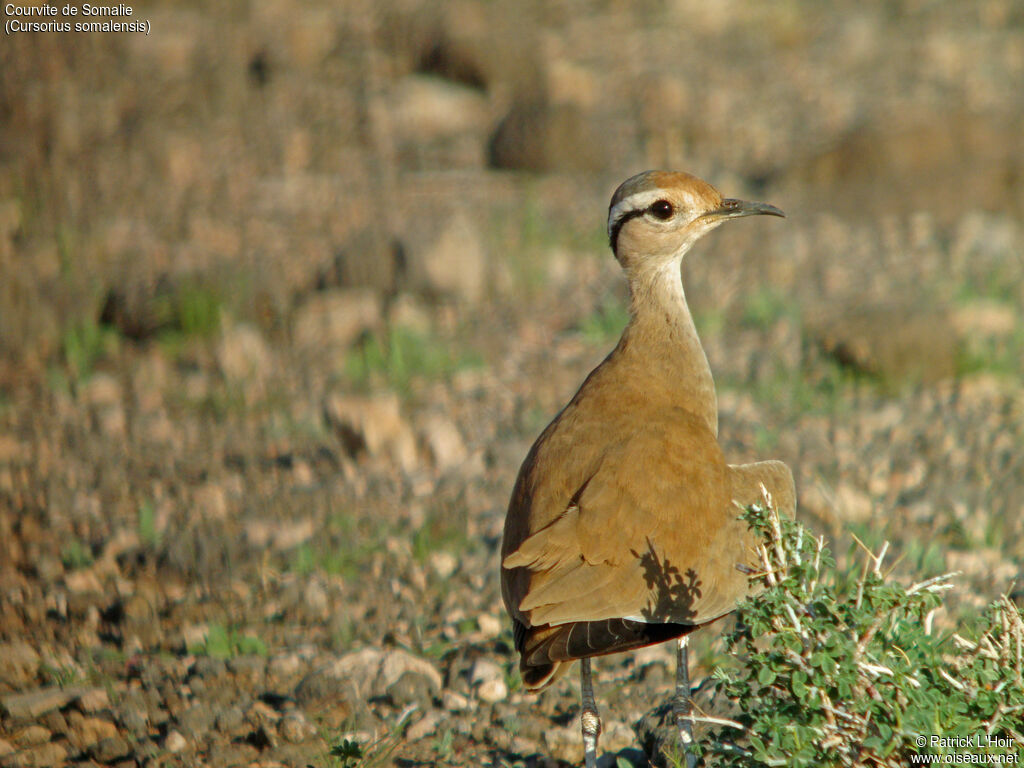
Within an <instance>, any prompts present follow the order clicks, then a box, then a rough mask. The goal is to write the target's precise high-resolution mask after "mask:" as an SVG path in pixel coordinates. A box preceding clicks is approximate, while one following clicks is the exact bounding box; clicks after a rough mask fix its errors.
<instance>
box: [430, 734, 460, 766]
mask: <svg viewBox="0 0 1024 768" xmlns="http://www.w3.org/2000/svg"><path fill="white" fill-rule="evenodd" d="M454 738H455V732H454V731H451V730H445V731H443V732H442V733H441V735H440V736H438V737H437V738H436V739H435V740H434V743H433V745H432V749H433V750H434V754H435V755H437V759H438V760H449V759H450V758H451V756H452V752H453V751H454V750H453V749H452V741H453V740H454Z"/></svg>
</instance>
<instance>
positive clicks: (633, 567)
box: [501, 171, 796, 768]
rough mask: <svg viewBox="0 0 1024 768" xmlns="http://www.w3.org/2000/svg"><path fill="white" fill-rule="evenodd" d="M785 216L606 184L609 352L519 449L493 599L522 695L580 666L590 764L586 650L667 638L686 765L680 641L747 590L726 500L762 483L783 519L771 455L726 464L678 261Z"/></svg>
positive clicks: (594, 714) (689, 182)
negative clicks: (622, 318)
mask: <svg viewBox="0 0 1024 768" xmlns="http://www.w3.org/2000/svg"><path fill="white" fill-rule="evenodd" d="M754 215H767V216H779V217H784V216H785V214H784V213H783V212H782V211H781V210H780V209H778V208H776V207H775V206H773V205H769V204H767V203H757V202H747V201H743V200H736V199H728V198H723V197H722V195H721V194H720V193H719V192H718V190H716V189H715V188H714V187H713V186H712V185H711V184H709V183H707V182H705V181H703V180H701V179H699V178H697V177H696V176H693V175H690V174H688V173H684V172H679V171H645V172H643V173H639V174H637V175H635V176H633V177H631V178H629V179H627V180H626V181H624V182H623V183H622V184H620V185H619V187H618V188H617V189H616V191H615V193H614V194H613V196H612V198H611V204H610V206H609V210H608V226H607V231H608V240H609V244H610V246H611V249H612V253H613V254H614V256H615V258H616V260H617V261H618V263H619V265H620V266H621V268H622V270H623V272H624V273H625V276H626V279H627V281H628V284H629V321H628V324H627V325H626V328H625V330H624V331H623V333H622V336H621V338H620V339H619V342H618V344H617V345H616V346H615V348H614V349H613V350H612V351H611V353H610V354H609V355H608V356H607V357H606V358H605V359H604V360H603V361H602V362H601V363H600V365H598V366H597V367H596V368H595V369H594V370H593V371H591V373H590V374H589V375H588V376H587V377H586V379H585V380H584V382H583V384H582V385H581V386H580V388H579V390H578V391H577V392H576V394H575V395H574V396H573V397H572V399H571V400H570V401H569V402H568V404H567V405H565V406H564V407H563V408H562V410H561V411H560V412H559V413H558V414H557V415H556V416H555V418H554V419H553V420H552V421H551V423H550V424H548V426H547V427H546V428H545V429H544V430H543V432H541V434H540V436H539V437H538V438H537V440H536V441H535V442H534V444H533V446H532V447H531V449H530V451H529V452H528V454H527V456H526V458H525V459H524V461H523V464H522V466H521V468H520V470H519V473H518V475H517V478H516V481H515V485H514V487H513V490H512V494H511V498H510V500H509V506H508V511H507V514H506V518H505V526H504V533H503V537H502V546H501V592H502V598H503V602H504V604H505V607H506V609H507V611H508V613H509V615H510V616H511V618H512V624H513V636H514V643H515V648H516V650H517V651H518V653H519V669H520V674H521V677H522V680H523V683H524V686H525V688H526V689H527V690H528V691H530V692H539V691H541V690H543V689H545V688H546V687H548V686H549V685H551V684H552V683H553V682H554V681H555V680H556V679H558V678H559V677H560V676H561V675H562V674H563V673H565V671H566V670H567V669H568V668H569V666H571V664H572V663H573V662H574V661H577V660H578V661H579V662H580V688H581V700H582V701H581V713H580V721H581V731H582V735H583V746H584V759H585V765H586V766H587V768H593V767H594V766H596V760H597V747H598V739H599V736H600V732H601V719H600V714H599V712H598V709H597V706H596V703H595V698H594V693H593V682H592V676H591V658H592V657H595V656H603V655H607V654H612V653H619V652H623V651H629V650H632V649H636V648H640V647H643V646H647V645H653V644H656V643H662V642H667V641H670V640H675V641H676V649H677V672H676V691H675V696H674V699H673V711H674V713H675V716H676V722H677V724H678V727H679V730H680V735H681V738H682V741H683V746H684V748H685V750H686V755H687V762H688V764H689V765H691V766H692V765H693V764H695V761H696V756H695V752H694V751H693V749H692V746H691V744H692V738H693V736H692V719H690V702H689V695H690V691H691V689H690V683H689V670H688V659H687V646H688V639H689V634H690V633H691V632H693V631H694V630H695V629H697V628H699V627H702V626H706V625H707V624H710V623H711V622H714V621H716V620H717V619H720V618H722V617H723V616H726V615H728V614H729V613H731V612H732V611H733V610H735V608H736V605H737V603H738V601H739V600H741V599H743V598H745V597H747V596H751V595H753V594H755V593H756V592H757V591H758V589H759V587H758V586H757V585H756V580H755V579H752V578H751V574H754V573H756V571H757V569H758V565H757V563H758V560H757V559H756V556H755V551H756V544H757V540H756V539H755V538H754V534H753V533H752V532H751V531H749V530H748V528H747V526H746V524H745V523H744V522H743V521H742V520H740V519H739V512H740V510H739V509H738V507H737V505H739V506H740V507H746V506H749V505H751V504H754V503H757V502H760V501H761V500H762V498H763V494H764V493H765V492H767V493H769V494H770V496H771V498H772V500H773V503H774V504H775V506H776V507H777V508H778V509H779V510H780V511H781V512H784V513H787V514H790V515H792V514H793V512H794V510H795V505H796V489H795V486H794V482H793V474H792V472H791V470H790V469H789V467H788V466H787V465H786V464H784V463H783V462H781V461H760V462H756V463H751V464H729V463H727V462H726V460H725V458H724V456H723V452H722V449H721V446H720V444H719V442H718V404H717V396H716V393H715V385H714V380H713V378H712V373H711V368H710V366H709V364H708V359H707V355H706V354H705V352H704V348H703V346H702V345H701V342H700V338H699V336H698V334H697V329H696V326H695V324H694V320H693V316H692V314H691V313H690V310H689V307H688V306H687V302H686V296H685V293H684V290H683V283H682V273H681V266H682V260H683V257H684V256H685V255H686V253H687V252H688V251H689V250H690V249H691V247H692V246H693V245H694V244H695V243H696V242H697V241H698V240H699V239H700V238H701V237H703V236H704V235H705V234H707V233H708V232H710V231H711V230H713V229H715V228H716V227H718V226H719V225H720V224H722V223H723V222H726V221H731V220H733V219H737V218H741V217H746V216H754Z"/></svg>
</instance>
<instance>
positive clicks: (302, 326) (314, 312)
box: [292, 288, 381, 353]
mask: <svg viewBox="0 0 1024 768" xmlns="http://www.w3.org/2000/svg"><path fill="white" fill-rule="evenodd" d="M380 320H381V303H380V299H379V297H378V296H377V294H376V292H374V291H372V290H370V289H367V288H351V289H348V290H341V291H325V292H323V293H314V294H311V295H310V296H309V297H308V298H307V299H306V301H305V303H303V304H302V305H301V306H300V307H299V308H298V309H296V310H295V317H294V320H293V324H292V338H293V339H294V341H295V345H296V346H297V347H298V348H299V349H300V350H302V351H304V352H312V353H316V352H322V351H323V350H325V349H328V348H334V349H344V348H345V347H348V346H349V345H350V344H352V343H353V342H354V341H355V340H356V339H358V338H359V336H360V335H362V334H363V333H364V332H366V331H369V330H373V329H375V328H377V326H378V325H379V324H380Z"/></svg>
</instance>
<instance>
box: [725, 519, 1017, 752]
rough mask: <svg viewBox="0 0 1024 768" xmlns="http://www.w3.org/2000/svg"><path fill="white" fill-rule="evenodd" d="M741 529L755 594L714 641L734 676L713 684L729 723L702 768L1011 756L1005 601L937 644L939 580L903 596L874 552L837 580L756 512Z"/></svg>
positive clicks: (822, 559)
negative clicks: (724, 700) (722, 647)
mask: <svg viewBox="0 0 1024 768" xmlns="http://www.w3.org/2000/svg"><path fill="white" fill-rule="evenodd" d="M744 517H745V519H746V520H747V521H748V522H749V523H750V525H751V526H752V527H753V528H754V529H755V530H756V531H758V532H759V533H760V534H761V535H762V537H763V543H762V544H761V545H760V547H759V552H758V554H759V557H760V564H761V572H760V573H759V574H757V575H756V577H755V578H757V579H759V580H760V581H761V582H762V583H763V585H764V587H765V590H764V592H763V593H762V594H760V595H759V596H757V597H755V598H753V599H749V600H746V601H744V602H743V603H742V604H741V605H740V607H739V609H738V611H737V623H736V627H735V629H733V630H732V631H731V632H730V633H728V634H727V635H726V637H725V640H726V647H727V650H728V651H729V653H730V654H731V655H733V656H735V657H737V658H738V659H741V660H742V665H741V666H740V667H738V668H736V669H729V670H726V669H723V668H721V667H720V668H718V669H716V671H715V678H716V681H717V683H716V684H717V690H718V692H719V693H720V694H724V695H725V696H726V697H728V698H729V699H731V700H732V701H734V702H735V703H736V705H737V706H738V708H739V710H740V714H739V715H737V716H736V718H735V722H733V723H731V724H729V725H718V727H717V728H716V729H715V730H713V731H712V732H711V735H710V739H709V741H708V742H707V748H708V750H709V751H710V753H711V754H712V755H714V756H715V758H717V761H716V763H715V764H716V765H722V766H734V767H736V768H739V766H744V768H747V767H748V766H755V767H756V766H764V767H767V766H868V765H870V766H906V765H911V764H913V763H914V761H915V760H921V761H922V764H924V761H923V759H922V756H925V755H933V756H936V755H937V756H941V755H948V754H952V753H953V752H957V751H959V752H963V751H965V750H966V751H972V753H973V752H977V753H978V754H987V755H999V756H1003V755H1012V754H1016V753H1018V752H1019V750H1020V749H1022V748H1024V681H1022V674H1024V662H1022V652H1021V647H1022V644H1024V620H1022V616H1021V613H1020V611H1019V609H1017V608H1016V606H1014V605H1013V604H1012V603H1011V602H1010V601H1009V600H1008V599H1007V598H1005V597H1003V598H1002V599H1000V600H999V601H997V602H996V603H994V604H993V605H992V606H991V607H990V608H989V610H988V612H987V613H986V614H985V615H984V616H983V617H981V620H980V622H979V623H978V625H977V627H976V628H975V629H974V631H973V632H969V633H965V634H969V635H971V637H970V638H968V637H965V636H961V635H960V634H952V633H951V634H942V633H939V632H937V631H935V630H934V629H933V627H932V615H933V612H934V610H935V609H936V608H937V607H938V605H939V604H940V602H941V600H940V592H942V591H943V590H945V589H948V588H950V586H951V585H950V583H949V580H950V578H951V577H952V575H953V574H945V575H941V576H936V577H933V578H930V579H927V580H925V581H921V582H919V583H917V584H914V585H913V586H910V587H904V586H903V585H901V584H899V583H897V582H895V581H894V580H892V579H891V578H890V577H889V576H890V575H889V574H888V573H885V572H883V570H882V564H883V560H884V558H885V553H886V550H887V548H888V545H886V544H883V545H882V547H881V549H880V551H879V552H878V554H877V555H876V554H873V553H872V552H870V551H867V556H866V558H865V561H864V564H863V569H862V570H861V571H860V574H859V576H858V577H856V578H852V579H844V578H843V576H842V575H841V574H839V573H838V572H837V571H836V569H835V563H834V561H833V559H832V556H831V554H830V553H829V551H828V549H827V548H826V547H825V541H824V538H823V537H821V538H815V537H813V536H811V535H810V534H809V533H808V532H807V530H806V529H805V528H803V526H801V525H798V524H797V523H795V522H794V521H792V520H788V519H784V518H783V519H780V518H779V516H778V513H777V512H776V511H775V510H773V509H772V508H771V506H770V503H766V504H764V505H758V506H755V507H752V508H751V509H749V510H747V511H746V513H745V514H744ZM978 734H982V735H983V739H982V740H981V742H970V744H971V746H970V747H965V746H964V742H962V741H961V742H957V741H956V740H955V738H956V737H964V738H966V737H972V738H973V737H976V736H977V735H978ZM933 737H934V738H933ZM990 737H991V740H989V738H990Z"/></svg>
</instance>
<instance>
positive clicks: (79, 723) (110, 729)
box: [69, 712, 117, 749]
mask: <svg viewBox="0 0 1024 768" xmlns="http://www.w3.org/2000/svg"><path fill="white" fill-rule="evenodd" d="M70 718H71V722H70V723H69V726H70V728H71V730H72V735H71V738H72V741H74V743H75V744H76V745H77V746H79V747H80V748H82V749H87V748H88V747H91V746H93V745H94V744H97V743H99V742H100V741H103V740H104V739H109V738H113V737H115V736H117V726H115V725H114V724H113V723H111V722H110V721H109V720H101V719H100V718H98V717H84V716H82V715H80V714H78V713H77V712H72V713H71V715H70Z"/></svg>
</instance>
